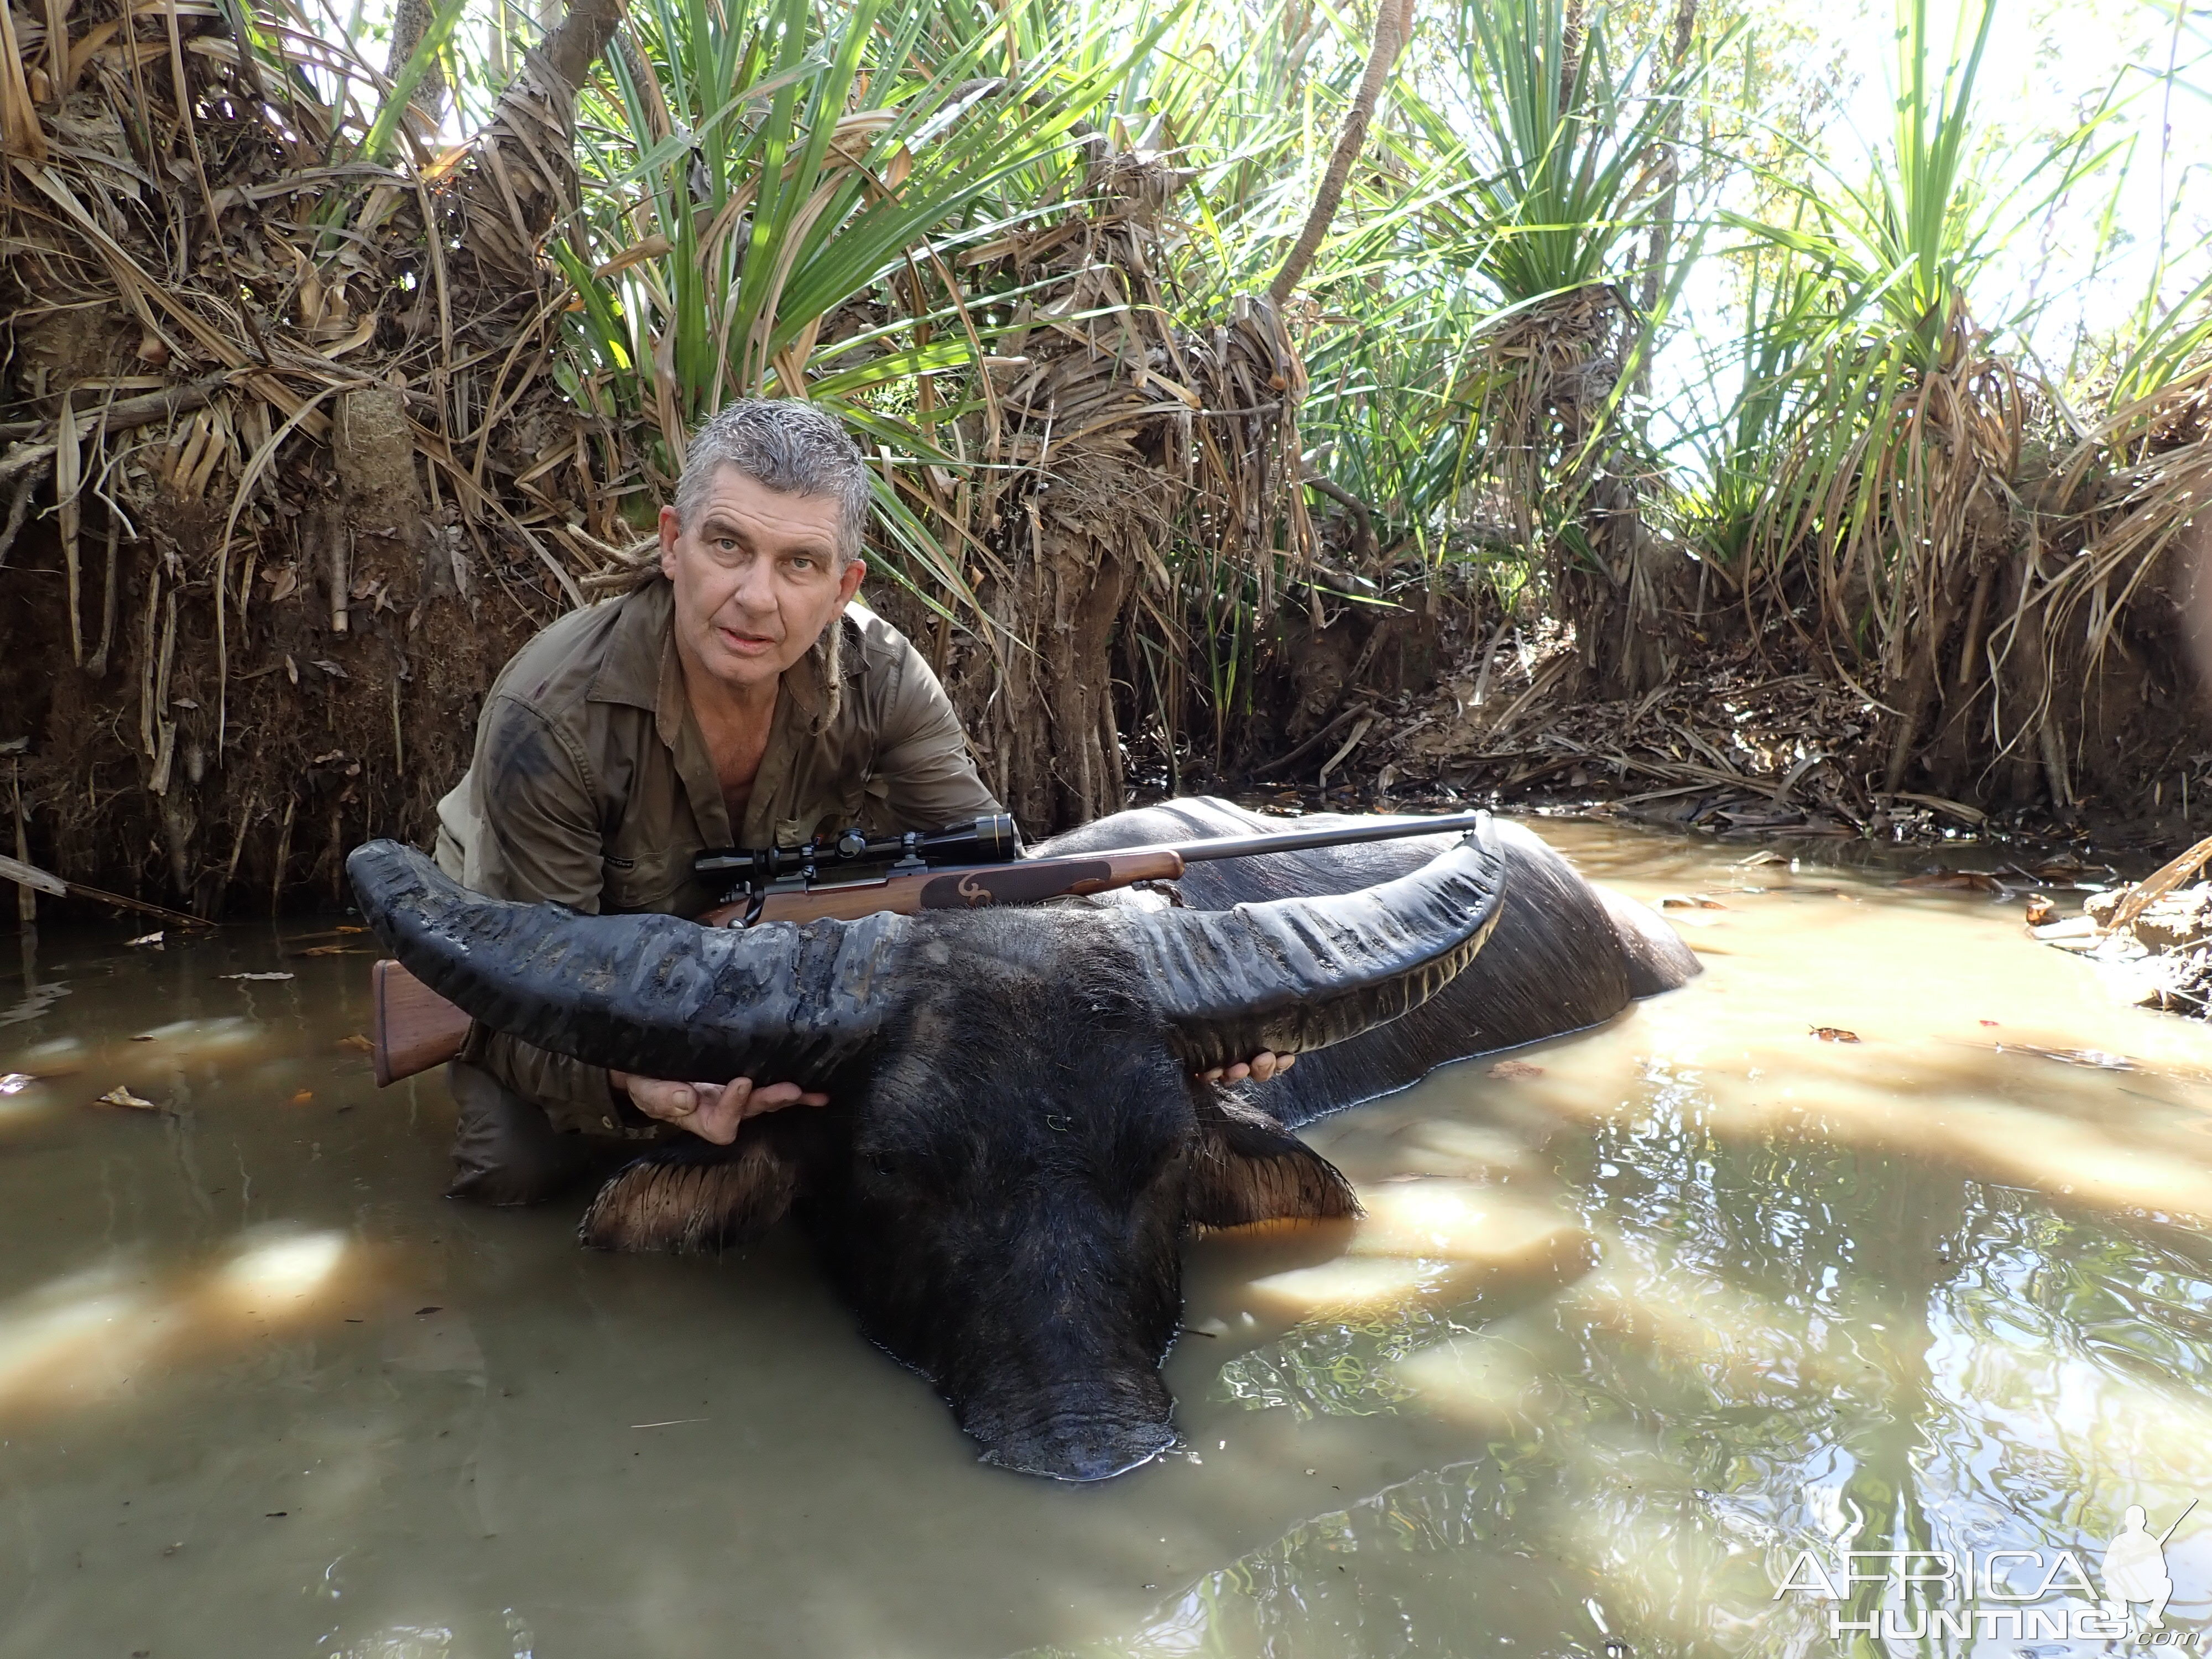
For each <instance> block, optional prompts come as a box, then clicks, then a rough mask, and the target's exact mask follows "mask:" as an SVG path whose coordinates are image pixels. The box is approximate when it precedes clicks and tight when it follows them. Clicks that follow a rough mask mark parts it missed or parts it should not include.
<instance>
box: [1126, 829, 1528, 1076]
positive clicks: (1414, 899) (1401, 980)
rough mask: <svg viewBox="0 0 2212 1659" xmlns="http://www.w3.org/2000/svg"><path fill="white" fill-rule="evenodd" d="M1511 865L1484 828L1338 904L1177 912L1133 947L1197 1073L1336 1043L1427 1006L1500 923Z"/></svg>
mask: <svg viewBox="0 0 2212 1659" xmlns="http://www.w3.org/2000/svg"><path fill="white" fill-rule="evenodd" d="M1504 888H1505V856H1504V852H1503V851H1502V850H1501V849H1500V848H1499V847H1498V840H1497V836H1496V833H1495V831H1494V830H1493V829H1492V827H1491V824H1490V821H1489V820H1488V819H1485V820H1484V821H1483V823H1482V825H1481V827H1480V828H1479V829H1474V830H1473V831H1471V832H1469V834H1468V836H1466V837H1465V838H1464V839H1463V840H1462V842H1460V844H1459V845H1458V846H1456V847H1454V848H1451V849H1450V850H1449V851H1448V852H1444V853H1442V854H1438V855H1437V857H1436V858H1434V859H1432V860H1430V861H1429V862H1428V863H1427V864H1425V865H1424V866H1422V867H1421V868H1420V869H1419V870H1416V871H1415V872H1413V874H1411V875H1409V876H1401V877H1400V878H1398V879H1397V880H1395V881H1386V882H1383V883H1382V884H1379V885H1376V886H1374V887H1367V888H1363V889H1361V890H1359V891H1358V892H1356V893H1343V894H1338V895H1334V896H1330V897H1327V898H1306V899H1275V900H1273V901H1271V902H1267V903H1264V904H1240V905H1238V906H1237V908H1235V909H1233V910H1164V911H1159V912H1155V913H1152V914H1150V915H1146V917H1145V923H1144V925H1143V926H1140V927H1134V928H1132V929H1131V930H1130V932H1131V938H1132V942H1133V944H1134V945H1135V946H1136V949H1137V951H1138V955H1139V958H1140V960H1141V961H1142V963H1143V964H1144V968H1145V972H1146V978H1147V979H1148V981H1150V982H1151V984H1152V987H1153V995H1154V997H1155V999H1156V1000H1157V1001H1158V1006H1159V1007H1160V1010H1161V1012H1164V1014H1165V1015H1166V1016H1167V1018H1168V1024H1169V1027H1170V1042H1172V1044H1173V1046H1174V1048H1175V1050H1176V1057H1177V1058H1178V1059H1180V1060H1182V1061H1183V1062H1184V1063H1185V1064H1186V1065H1188V1066H1189V1067H1190V1068H1191V1069H1192V1070H1193V1071H1205V1070H1206V1069H1208V1068H1209V1067H1212V1066H1229V1065H1234V1064H1235V1063H1236V1062H1237V1061H1238V1060H1249V1059H1250V1058H1251V1057H1252V1056H1253V1055H1254V1054H1258V1053H1259V1052H1260V1051H1261V1049H1263V1048H1272V1049H1273V1050H1274V1051H1275V1052H1276V1053H1277V1054H1300V1053H1303V1052H1304V1051H1305V1050H1306V1049H1309V1048H1327V1047H1328V1045H1329V1044H1330V1043H1332V1042H1343V1041H1344V1040H1345V1039H1346V1037H1352V1036H1358V1035H1359V1033H1360V1032H1362V1031H1364V1030H1368V1029H1369V1028H1370V1027H1371V1026H1376V1025H1380V1024H1383V1022H1384V1021H1386V1020H1393V1019H1395V1018H1398V1016H1399V1015H1401V1014H1402V1013H1406V1012H1408V1011H1409V1010H1412V1009H1414V1008H1418V1007H1419V1006H1421V1004H1423V1003H1425V1002H1426V1001H1427V1000H1429V999H1430V998H1431V997H1432V996H1434V995H1436V994H1437V992H1439V991H1441V990H1442V989H1443V987H1445V986H1446V985H1448V984H1449V983H1450V982H1451V980H1452V976H1453V975H1455V974H1457V973H1458V972H1459V971H1460V969H1462V968H1464V967H1466V966H1467V964H1468V963H1470V962H1472V961H1474V957H1475V953H1476V952H1477V951H1480V950H1481V949H1482V946H1483V944H1484V942H1485V941H1486V939H1489V937H1490V930H1491V929H1492V927H1495V926H1496V925H1497V922H1498V908H1499V899H1500V897H1501V896H1503V894H1504Z"/></svg>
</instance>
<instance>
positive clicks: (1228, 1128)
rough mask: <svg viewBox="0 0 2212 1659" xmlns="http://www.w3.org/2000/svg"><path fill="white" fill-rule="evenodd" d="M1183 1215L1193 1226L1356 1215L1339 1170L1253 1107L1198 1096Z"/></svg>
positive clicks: (1203, 1093) (1353, 1200)
mask: <svg viewBox="0 0 2212 1659" xmlns="http://www.w3.org/2000/svg"><path fill="white" fill-rule="evenodd" d="M1200 1092H1201V1099H1200V1103H1199V1109H1198V1140H1197V1144H1196V1145H1195V1146H1193V1147H1192V1149H1191V1160H1190V1182H1189V1186H1188V1188H1186V1189H1185V1197H1184V1200H1183V1213H1184V1215H1185V1216H1186V1217H1187V1218H1188V1219H1189V1220H1190V1221H1191V1222H1192V1223H1193V1224H1194V1225H1197V1226H1200V1227H1243V1226H1248V1225H1250V1224H1251V1223H1253V1222H1255V1221H1327V1220H1335V1219H1339V1218H1344V1217H1347V1216H1355V1215H1358V1213H1359V1200H1358V1198H1357V1197H1355V1196H1354V1195H1353V1194H1352V1183H1351V1182H1348V1181H1346V1179H1345V1178H1344V1176H1343V1173H1342V1171H1340V1170H1338V1168H1337V1167H1336V1165H1334V1164H1331V1163H1330V1162H1329V1161H1328V1159H1327V1158H1323V1157H1322V1155H1321V1154H1320V1153H1319V1152H1316V1151H1314V1149H1313V1148H1312V1147H1310V1146H1307V1145H1306V1144H1305V1142H1304V1141H1303V1140H1300V1139H1298V1138H1297V1136H1296V1135H1293V1134H1291V1133H1290V1132H1289V1131H1288V1130H1285V1129H1283V1128H1280V1127H1277V1126H1276V1124H1275V1123H1274V1121H1273V1120H1272V1119H1270V1118H1269V1117H1267V1115H1266V1114H1265V1113H1263V1112H1261V1111H1260V1110H1259V1109H1256V1108H1255V1107H1252V1106H1248V1105H1246V1104H1245V1103H1243V1101H1241V1100H1237V1099H1236V1098H1234V1097H1218V1096H1217V1097H1212V1098H1206V1097H1205V1096H1206V1094H1207V1093H1209V1092H1210V1091H1200Z"/></svg>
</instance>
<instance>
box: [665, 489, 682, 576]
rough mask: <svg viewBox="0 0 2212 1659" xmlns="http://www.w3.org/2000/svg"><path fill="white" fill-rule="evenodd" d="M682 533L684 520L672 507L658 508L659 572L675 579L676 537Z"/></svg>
mask: <svg viewBox="0 0 2212 1659" xmlns="http://www.w3.org/2000/svg"><path fill="white" fill-rule="evenodd" d="M683 533H684V520H683V519H682V518H681V517H680V516H679V515H678V513H677V511H676V509H675V508H674V507H662V508H661V509H660V574H662V575H664V576H665V577H667V578H668V579H669V580H671V581H673V580H676V572H675V569H674V568H673V567H674V565H675V563H676V538H678V537H679V536H681V535H682V534H683Z"/></svg>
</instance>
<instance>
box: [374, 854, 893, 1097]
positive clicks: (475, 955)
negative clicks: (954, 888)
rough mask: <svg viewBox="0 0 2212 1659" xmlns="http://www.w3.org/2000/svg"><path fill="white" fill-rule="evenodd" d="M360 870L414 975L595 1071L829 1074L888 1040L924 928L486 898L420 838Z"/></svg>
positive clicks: (497, 1026) (819, 1079)
mask: <svg viewBox="0 0 2212 1659" xmlns="http://www.w3.org/2000/svg"><path fill="white" fill-rule="evenodd" d="M346 873H347V874H348V875H349V876H350V877H351V878H353V886H354V891H355V892H356V894H358V895H359V896H360V898H361V908H362V915H364V916H366V917H367V918H368V925H369V926H370V927H373V928H374V929H375V930H376V934H377V937H378V938H380V939H382V940H383V941H384V942H385V944H386V945H387V946H389V947H390V949H391V951H392V955H394V956H395V957H398V958H399V961H400V963H402V965H404V967H405V968H406V969H407V970H408V972H410V973H411V974H413V975H415V976H416V978H417V979H419V980H421V981H422V982H423V983H424V984H425V985H428V987H430V988H431V989H432V990H434V991H435V992H437V993H438V994H439V995H441V996H442V997H445V998H447V999H448V1000H451V1001H453V1002H454V1003H456V1004H458V1005H459V1006H460V1007H461V1008H462V1009H463V1010H465V1012H467V1013H468V1014H469V1015H470V1016H471V1018H475V1019H477V1020H479V1021H481V1022H482V1023H483V1024H486V1025H488V1026H489V1027H490V1028H491V1029H492V1030H495V1031H502V1032H505V1033H506V1034H507V1036H513V1037H518V1038H520V1039H521V1040H522V1041H523V1042H527V1043H530V1044H532V1046H533V1047H536V1048H547V1049H550V1050H551V1051H552V1052H553V1053H555V1054H567V1055H568V1056H569V1057H571V1058H572V1059H575V1060H583V1061H585V1062H586V1063H587V1064H590V1065H593V1066H611V1067H613V1068H615V1069H616V1070H618V1071H624V1072H635V1073H640V1074H641V1075H643V1076H646V1077H667V1078H676V1079H681V1080H682V1081H684V1082H688V1083H721V1082H726V1081H727V1080H728V1079H731V1078H733V1077H750V1078H754V1079H758V1080H760V1081H763V1082H769V1081H790V1082H794V1083H798V1084H801V1085H805V1086H808V1087H816V1086H819V1085H822V1084H823V1083H825V1082H827V1081H828V1079H829V1077H830V1075H831V1074H832V1073H835V1072H836V1070H837V1068H838V1067H839V1066H842V1065H843V1064H844V1063H845V1062H846V1061H847V1060H850V1059H851V1058H852V1057H853V1056H854V1055H855V1054H858V1053H860V1051H861V1050H862V1049H863V1048H866V1047H867V1045H868V1044H869V1043H870V1042H872V1041H873V1039H874V1037H875V1035H876V1031H877V1028H878V1025H879V1024H881V1022H882V1018H883V1010H884V1004H885V1002H886V1001H887V1000H888V997H889V994H890V987H891V984H892V975H891V974H890V971H889V969H890V963H892V962H893V960H894V959H895V958H896V957H897V955H898V954H899V951H900V949H901V946H902V944H903V942H904V940H905V938H906V935H907V932H908V927H910V925H911V924H910V923H909V922H908V920H907V918H906V917H904V916H899V915H874V916H869V917H866V918H865V919H864V920H862V921H853V922H844V921H811V922H806V923H804V924H796V925H795V924H793V923H791V922H766V923H763V924H762V925H761V926H759V927H748V928H729V927H701V926H700V925H699V924H698V923H697V922H695V921H684V919H683V918H681V917H679V916H662V915H623V916H586V915H578V914H577V913H576V912H574V911H573V910H570V909H568V908H565V907H563V906H562V905H558V904H509V903H505V902H501V901H500V900H497V899H488V898H484V897H483V896H480V895H478V894H475V893H471V892H470V891H469V890H467V889H465V888H464V887H462V886H460V885H459V884H457V883H455V882H454V881H453V880H452V879H450V878H448V877H447V875H446V874H445V872H443V871H441V870H440V869H439V868H438V866H436V865H435V864H434V863H433V862H431V860H428V859H427V858H425V857H424V856H423V855H422V854H420V853H418V852H416V850H415V849H414V848H411V847H403V846H400V845H399V844H398V842H389V841H373V842H367V843H365V844H364V845H362V846H361V847H359V848H356V849H355V851H354V854H353V856H352V857H351V858H349V859H348V860H346Z"/></svg>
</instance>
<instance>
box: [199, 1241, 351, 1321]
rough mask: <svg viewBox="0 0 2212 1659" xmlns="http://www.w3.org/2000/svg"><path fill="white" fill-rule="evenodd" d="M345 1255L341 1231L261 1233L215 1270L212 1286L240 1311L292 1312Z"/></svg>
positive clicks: (313, 1293)
mask: <svg viewBox="0 0 2212 1659" xmlns="http://www.w3.org/2000/svg"><path fill="white" fill-rule="evenodd" d="M345 1253H346V1236H345V1235H344V1234H343V1233H340V1232H295V1231H292V1230H290V1229H289V1228H281V1227H278V1228H270V1229H267V1230H264V1231H257V1232H256V1233H255V1234H253V1235H250V1236H249V1237H247V1238H246V1239H245V1240H243V1241H241V1243H240V1248H239V1250H238V1253H237V1254H236V1255H234V1256H233V1257H232V1258H231V1259H230V1260H229V1261H227V1262H225V1263H224V1264H223V1265H222V1267H220V1268H219V1269H217V1270H216V1275H215V1278H214V1280H213V1283H212V1285H211V1287H210V1288H211V1289H212V1291H213V1292H214V1294H215V1296H216V1297H217V1298H218V1299H219V1300H220V1301H221V1302H222V1303H223V1304H226V1305H228V1306H229V1307H230V1308H232V1309H234V1310H236V1311H238V1312H240V1313H246V1314H259V1315H264V1316H265V1315H269V1314H274V1313H291V1312H296V1311H299V1310H300V1304H302V1303H305V1302H306V1301H307V1299H308V1298H310V1297H313V1296H314V1295H315V1293H316V1292H317V1291H320V1290H321V1289H322V1288H323V1286H324V1285H325V1284H326V1283H327V1282H328V1280H329V1279H330V1278H331V1274H332V1273H335V1272H336V1271H337V1266H338V1263H339V1261H341V1260H343V1257H344V1255H345Z"/></svg>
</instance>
